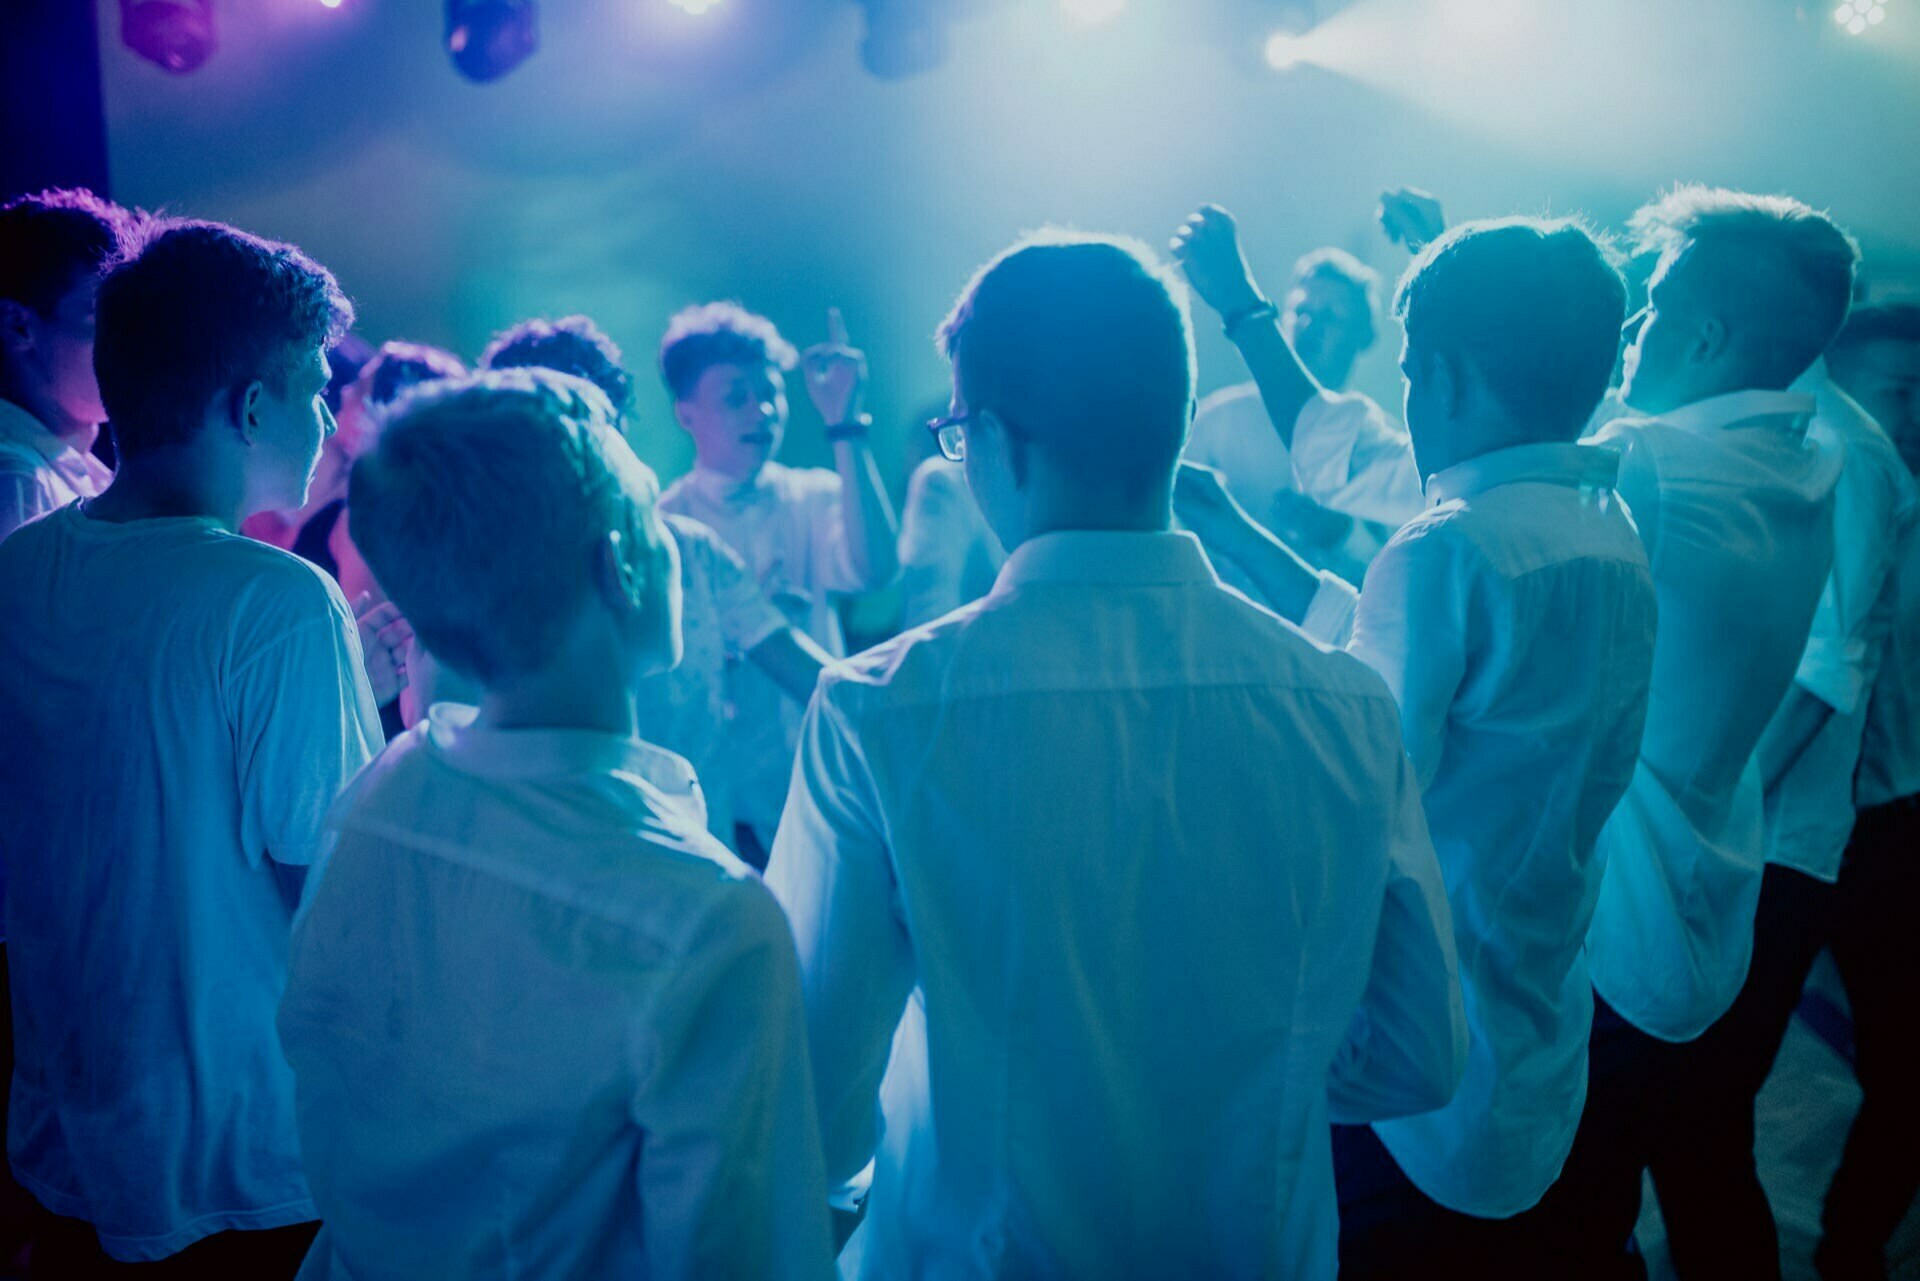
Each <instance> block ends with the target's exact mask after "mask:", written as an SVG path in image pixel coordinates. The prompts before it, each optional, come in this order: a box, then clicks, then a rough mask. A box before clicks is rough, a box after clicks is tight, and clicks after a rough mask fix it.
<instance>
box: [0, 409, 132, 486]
mask: <svg viewBox="0 0 1920 1281" xmlns="http://www.w3.org/2000/svg"><path fill="white" fill-rule="evenodd" d="M0 440H12V441H15V442H17V443H19V444H22V445H25V446H26V447H27V448H29V449H31V450H33V452H34V453H36V454H38V455H40V456H41V457H42V458H44V459H46V460H47V463H48V465H50V466H53V467H57V468H59V469H60V470H61V471H62V472H63V473H66V474H69V475H71V474H74V473H75V472H78V473H79V474H81V475H84V476H86V477H88V478H89V479H93V480H100V479H103V478H106V477H109V476H110V475H111V473H110V472H108V471H107V468H106V465H105V464H104V463H102V462H101V461H100V460H99V459H97V458H94V457H92V456H91V455H88V454H82V453H81V452H80V451H79V450H77V449H75V448H73V446H71V445H69V444H67V442H66V441H64V440H61V439H60V438H59V437H58V436H56V435H54V434H53V433H52V432H50V431H48V430H47V428H46V425H45V424H44V423H42V422H41V421H40V420H39V419H38V418H35V417H34V416H33V415H32V414H30V413H28V412H27V411H26V410H25V409H22V408H21V407H20V406H19V405H16V404H14V403H13V402H12V401H10V400H0Z"/></svg>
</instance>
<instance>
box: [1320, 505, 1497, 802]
mask: <svg viewBox="0 0 1920 1281" xmlns="http://www.w3.org/2000/svg"><path fill="white" fill-rule="evenodd" d="M1415 530H1417V531H1418V534H1417V536H1415V537H1411V538H1410V537H1407V534H1410V533H1414V532H1415ZM1455 542H1456V540H1455V539H1453V538H1449V537H1448V536H1446V535H1445V534H1444V533H1443V532H1441V531H1440V530H1438V529H1435V528H1432V527H1422V526H1415V527H1414V529H1412V530H1408V531H1405V532H1403V533H1402V535H1401V536H1400V537H1399V538H1396V539H1395V540H1394V541H1393V542H1392V543H1389V544H1388V545H1387V548H1386V550H1385V551H1383V552H1381V553H1380V556H1379V558H1378V559H1376V560H1375V561H1374V562H1373V566H1372V568H1371V569H1369V570H1368V571H1367V586H1366V590H1364V591H1362V592H1361V593H1360V601H1359V606H1358V608H1357V609H1356V611H1355V614H1354V622H1353V639H1352V642H1351V643H1350V644H1349V645H1348V646H1347V650H1348V652H1349V653H1351V654H1353V655H1354V656H1355V657H1356V658H1358V659H1360V660H1361V661H1362V662H1364V663H1366V665H1367V666H1369V667H1371V668H1373V670H1374V671H1376V672H1378V673H1379V674H1380V676H1381V679H1383V680H1385V681H1386V683H1387V688H1388V689H1390V690H1392V691H1393V698H1394V701H1395V702H1396V703H1398V704H1399V705H1400V735H1401V739H1402V741H1403V742H1404V743H1405V744H1406V749H1407V756H1408V757H1409V759H1411V760H1412V762H1413V770H1414V776H1415V778H1417V779H1418V780H1419V783H1420V788H1421V790H1422V791H1423V792H1424V791H1425V789H1426V788H1427V786H1428V785H1429V784H1431V783H1432V782H1433V778H1434V775H1435V774H1437V773H1438V772H1439V770H1440V758H1441V753H1442V751H1443V750H1444V748H1445V744H1446V732H1447V719H1448V717H1449V715H1450V714H1451V712H1452V710H1453V703H1454V699H1455V696H1456V695H1457V694H1458V693H1459V690H1460V685H1461V682H1462V681H1463V680H1464V679H1465V678H1466V671H1467V654H1468V644H1469V639H1470V638H1469V636H1468V622H1469V620H1468V618H1467V609H1468V607H1469V603H1470V600H1471V596H1472V584H1471V582H1470V581H1469V575H1470V574H1471V572H1472V561H1471V560H1470V559H1469V558H1468V557H1467V556H1465V555H1463V554H1462V553H1463V550H1464V549H1462V548H1460V547H1458V546H1456V545H1455Z"/></svg>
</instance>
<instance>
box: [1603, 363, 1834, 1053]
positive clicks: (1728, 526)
mask: <svg viewBox="0 0 1920 1281" xmlns="http://www.w3.org/2000/svg"><path fill="white" fill-rule="evenodd" d="M1812 413H1813V397H1811V396H1804V395H1800V394H1798V393H1794V392H1777V391H1743V392H1734V393H1732V394H1729V395H1725V396H1715V397H1712V398H1710V399H1707V400H1703V401H1699V402H1696V403H1694V404H1692V405H1687V406H1685V407H1683V408H1681V409H1677V410H1674V411H1673V412H1671V413H1669V414H1666V415H1664V416H1663V417H1661V418H1658V419H1644V418H1624V419H1618V420H1616V421H1614V422H1611V423H1609V424H1607V425H1606V426H1605V427H1604V428H1602V429H1601V430H1600V432H1599V433H1598V434H1597V435H1596V436H1594V437H1592V440H1593V443H1595V444H1602V445H1607V446H1609V447H1611V448H1614V449H1618V450H1620V451H1621V462H1620V483H1619V492H1620V496H1621V497H1622V498H1624V499H1626V501H1627V506H1628V509H1629V510H1630V511H1631V512H1632V513H1633V517H1634V520H1635V522H1636V523H1637V524H1638V525H1639V527H1640V538H1641V541H1642V542H1643V543H1644V544H1645V545H1646V548H1647V559H1648V560H1649V561H1650V562H1651V563H1652V565H1653V585H1654V589H1655V591H1656V593H1657V594H1658V596H1659V600H1660V629H1659V634H1658V636H1657V637H1656V638H1655V641H1654V647H1653V693H1652V698H1651V700H1650V701H1649V704H1648V708H1647V728H1646V733H1645V735H1644V736H1643V737H1642V738H1641V742H1640V761H1639V765H1638V766H1637V767H1636V769H1635V771H1634V777H1633V782H1632V784H1631V785H1629V786H1628V788H1627V794H1626V796H1625V798H1624V799H1622V801H1621V802H1620V805H1619V807H1618V808H1617V809H1615V810H1614V812H1613V816H1612V817H1611V818H1610V819H1608V821H1607V825H1606V827H1605V828H1603V829H1602V831H1601V834H1600V844H1599V850H1600V857H1601V859H1602V860H1603V862H1604V864H1605V866H1606V873H1605V875H1604V876H1603V877H1602V879H1601V882H1600V901H1599V903H1598V904H1597V905H1596V906H1595V909H1594V917H1593V926H1592V928H1591V929H1590V930H1589V931H1588V933H1587V964H1588V968H1589V969H1590V970H1591V971H1592V974H1593V985H1594V988H1595V990H1597V991H1598V992H1599V993H1600V995H1601V996H1602V997H1604V998H1605V999H1606V1001H1607V1003H1608V1004H1609V1005H1611V1006H1612V1007H1613V1008H1614V1009H1615V1010H1616V1011H1618V1012H1619V1013H1620V1015H1621V1016H1622V1017H1623V1018H1625V1019H1626V1020H1627V1021H1628V1022H1630V1023H1632V1024H1633V1025H1634V1026H1635V1027H1637V1028H1639V1029H1640V1030H1641V1031H1643V1032H1645V1033H1647V1034H1648V1035H1650V1036H1656V1037H1659V1038H1660V1039H1662V1040H1665V1041H1688V1040H1692V1039H1693V1038H1694V1037H1696V1036H1698V1035H1699V1034H1700V1033H1701V1032H1703V1031H1705V1030H1706V1029H1707V1027H1708V1025H1710V1024H1711V1023H1712V1022H1713V1021H1714V1020H1715V1019H1717V1018H1719V1017H1720V1016H1721V1015H1722V1014H1724V1013H1726V1011H1727V1008H1728V1007H1729V1006H1730V1005H1732V1004H1733V998H1734V997H1735V996H1736V995H1738V994H1739V991H1740V985H1741V983H1742V982H1744V981H1745V979H1746V974H1747V963H1748V961H1749V960H1750V959H1751V958H1752V955H1753V913H1754V907H1755V905H1756V904H1757V903H1758V901H1759V896H1760V872H1761V866H1762V849H1763V845H1762V829H1761V800H1760V774H1759V771H1758V769H1757V768H1755V766H1754V764H1753V749H1754V746H1755V745H1756V744H1757V743H1758V742H1759V741H1760V733H1761V731H1762V730H1763V729H1764V728H1765V727H1766V723H1767V720H1768V719H1769V718H1770V717H1771V716H1772V715H1773V710H1774V708H1776V707H1778V706H1779V705H1780V699H1781V698H1782V696H1784V695H1785V693H1786V691H1787V687H1788V686H1789V685H1790V684H1791V683H1792V681H1793V673H1794V669H1795V668H1796V667H1797V666H1799V663H1800V654H1801V651H1802V650H1803V649H1804V648H1805V647H1806V639H1807V631H1808V628H1809V627H1810V625H1811V624H1812V622H1813V612H1814V607H1815V606H1816V605H1817V604H1818V603H1819V600H1820V590H1821V585H1822V584H1823V583H1824V582H1825V581H1826V576H1827V570H1828V569H1829V568H1830V567H1831V566H1832V564H1833V488H1834V483H1835V481H1836V480H1837V479H1838V476H1839V471H1840V460H1839V458H1837V457H1836V456H1835V455H1834V454H1833V453H1832V452H1831V451H1829V450H1825V449H1822V448H1820V447H1819V446H1818V445H1817V444H1815V443H1814V442H1811V441H1809V440H1808V439H1807V438H1806V424H1807V420H1808V418H1809V417H1811V415H1812Z"/></svg>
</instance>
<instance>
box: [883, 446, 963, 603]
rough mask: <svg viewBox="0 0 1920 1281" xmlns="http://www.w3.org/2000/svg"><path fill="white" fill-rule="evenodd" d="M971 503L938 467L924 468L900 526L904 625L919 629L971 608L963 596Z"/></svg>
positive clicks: (912, 488)
mask: <svg viewBox="0 0 1920 1281" xmlns="http://www.w3.org/2000/svg"><path fill="white" fill-rule="evenodd" d="M968 501H970V500H969V499H968V498H967V496H966V495H965V494H961V493H957V492H956V491H955V487H954V484H953V480H952V477H951V476H950V475H949V474H948V473H947V472H946V471H944V470H942V469H941V468H940V467H938V466H937V465H924V466H922V467H920V468H919V469H918V470H917V471H915V472H914V473H913V479H912V480H910V481H909V482H907V504H906V511H905V513H904V514H903V515H902V517H901V521H900V595H901V597H902V605H901V624H902V626H904V627H918V626H919V625H920V624H921V623H926V622H931V621H932V620H934V619H936V618H939V617H941V616H943V615H945V614H949V613H952V612H953V611H954V610H956V609H958V608H960V606H961V605H962V604H964V603H965V602H963V601H962V600H961V599H960V594H961V591H962V586H961V580H962V578H963V577H964V575H965V573H966V560H967V546H968V539H969V531H968V529H967V527H966V522H965V519H964V518H965V515H966V513H965V509H964V508H962V507H961V506H960V504H962V503H965V502H968Z"/></svg>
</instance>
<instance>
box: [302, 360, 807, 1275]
mask: <svg viewBox="0 0 1920 1281" xmlns="http://www.w3.org/2000/svg"><path fill="white" fill-rule="evenodd" d="M656 493H657V490H656V488H655V483H654V480H653V476H652V474H651V473H650V472H648V471H647V469H646V468H645V467H644V466H642V465H641V463H640V462H639V460H638V459H636V458H635V457H634V456H633V454H632V452H631V451H630V450H629V449H628V448H627V447H626V444H625V442H624V441H622V440H621V438H620V435H619V432H618V431H617V430H616V429H615V428H614V425H613V415H612V410H611V407H610V406H609V405H608V404H607V402H606V400H605V398H604V397H602V396H601V395H600V393H599V392H598V391H596V390H595V389H594V388H593V387H591V386H590V385H588V384H587V383H585V382H582V381H580V380H578V379H574V378H571V377H568V376H565V375H561V374H556V373H552V372H549V371H546V370H507V371H497V372H491V373H486V374H481V375H479V376H477V377H475V378H474V379H472V380H470V381H459V382H452V383H442V384H437V385H435V386H432V387H428V388H424V389H422V390H421V391H420V392H417V393H415V394H414V395H413V396H412V397H411V398H410V399H408V400H406V401H405V402H403V405H402V407H401V409H400V411H399V413H398V416H397V417H396V418H395V419H393V420H392V421H390V422H388V423H387V424H386V425H385V426H384V428H383V429H382V431H381V432H380V435H379V439H378V442H377V443H376V444H375V445H374V447H373V449H372V451H371V452H370V453H368V454H366V455H365V456H363V457H362V458H361V459H360V461H359V462H357V463H356V464H355V465H354V469H353V480H352V486H351V502H352V505H353V512H354V522H355V530H356V537H357V539H358V541H359V545H360V547H361V548H362V549H363V550H364V552H365V554H366V557H367V562H368V564H370V565H371V566H372V567H373V569H374V572H375V573H376V574H378V575H379V577H380V581H381V582H383V583H385V584H386V585H387V587H388V589H389V591H390V592H391V593H392V596H393V599H394V600H395V601H396V602H397V603H398V604H399V605H400V606H401V607H402V608H403V609H404V610H405V611H406V613H407V615H408V616H409V617H410V618H411V619H412V620H413V622H414V624H415V626H416V627H417V628H418V629H419V634H420V637H421V638H422V640H424V642H425V643H426V645H427V647H428V648H429V649H430V650H431V651H432V652H433V653H434V654H435V655H436V656H437V657H438V658H439V660H440V661H441V662H443V663H445V664H446V665H447V666H448V667H449V668H451V669H452V670H453V671H454V672H456V673H458V674H460V675H461V676H463V677H464V678H465V679H466V680H468V681H469V682H471V683H472V684H473V685H474V686H475V687H476V688H477V689H478V690H479V691H480V697H479V707H478V709H477V710H476V709H475V708H471V707H458V706H454V705H452V704H445V703H443V704H440V705H438V706H436V707H435V708H434V709H433V711H432V713H431V715H430V717H429V719H428V721H427V722H426V723H425V724H422V725H419V726H416V727H415V728H414V729H413V730H412V731H410V732H409V733H408V734H407V735H406V736H404V737H402V738H401V739H399V740H397V741H396V742H395V743H394V745H393V746H392V747H391V748H390V749H389V750H388V751H387V753H386V754H385V755H384V756H383V757H382V758H381V759H380V761H379V763H378V764H376V765H375V766H374V767H373V768H372V769H370V770H368V771H367V772H366V773H364V774H363V775H361V777H360V778H359V780H357V781H356V782H355V784H354V786H353V787H352V789H351V790H350V791H349V793H348V795H347V797H346V798H345V799H344V800H343V801H342V803H341V806H340V808H339V810H338V812H337V818H336V826H337V828H338V836H337V840H336V842H335V844H334V847H333V849H332V850H331V852H330V853H329V855H328V859H327V864H326V874H325V875H324V877H322V878H321V880H320V882H319V884H318V886H317V887H316V889H315V891H314V892H313V894H312V895H311V899H310V902H309V903H308V905H307V909H306V911H305V913H304V915H303V917H302V919H301V922H300V926H299V928H298V930H297V931H296V932H295V936H294V946H293V958H292V967H291V974H290V976H289V979H288V982H287V994H286V1000H285V1002H284V1003H283V1004H282V1006H281V1009H280V1033H281V1040H282V1042H283V1044H284V1045H285V1046H286V1052H287V1057H288V1060H289V1061H290V1062H291V1063H292V1065H293V1071H294V1075H295V1078H296V1080H297V1085H298V1095H297V1097H298V1103H299V1119H300V1140H301V1149H302V1152H303V1153H304V1156H305V1160H306V1165H307V1170H308V1173H309V1177H310V1178H311V1179H312V1181H313V1188H314V1197H315V1200H316V1201H317V1202H318V1203H319V1205H320V1209H321V1213H322V1216H323V1217H324V1219H325V1220H326V1227H325V1228H324V1229H323V1230H322V1232H321V1235H320V1238H319V1240H318V1241H317V1242H316V1243H315V1245H314V1249H313V1252H312V1254H311V1255H310V1256H309V1258H308V1261H307V1266H306V1268H305V1269H304V1270H303V1271H302V1273H301V1276H302V1277H303V1278H307V1279H309V1281H313V1279H321V1278H333V1277H341V1278H345V1277H354V1278H357V1279H359V1281H375V1279H377V1278H393V1279H395V1281H400V1279H402V1278H414V1277H427V1276H432V1277H445V1278H464V1277H496V1276H500V1275H502V1273H503V1272H508V1273H515V1274H525V1275H532V1276H542V1277H614V1276H647V1277H684V1278H695V1277H709V1276H711V1277H721V1276H726V1277H736V1276H737V1277H811V1278H824V1277H827V1276H829V1275H831V1271H832V1264H831V1255H830V1250H829V1244H828V1225H827V1215H826V1210H825V1205H824V1200H825V1186H824V1182H823V1178H822V1174H821V1166H820V1146H819V1135H818V1130H817V1128H816V1126H815V1122H814V1118H813V1116H812V1113H811V1111H810V1100H811V1094H812V1081H811V1078H810V1077H809V1075H808V1072H807V1058H806V1043H805V1029H804V1025H803V1022H802V1016H801V1010H800V995H799V984H798V978H797V975H796V972H795V965H794V953H793V942H792V936H791V935H790V934H789V933H788V930H787V925H786V921H785V919H784V918H783V917H782V916H781V914H780V908H779V906H778V905H777V904H776V903H775V902H774V901H773V898H772V896H771V895H770V894H768V893H767V891H766V889H765V888H764V887H763V886H762V885H761V884H760V883H759V881H758V880H757V879H756V878H755V877H754V876H753V875H752V874H751V873H750V872H749V871H748V870H747V869H746V867H745V866H743V865H742V864H741V863H740V862H739V861H738V860H737V859H735V858H734V857H733V856H732V855H730V854H729V853H727V851H726V850H725V849H723V848H722V847H721V846H720V845H719V843H718V842H716V841H715V840H713V839H712V837H710V836H709V835H707V833H706V831H705V830H704V816H703V815H702V814H701V812H700V792H699V785H698V782H697V781H696V780H695V778H694V775H693V772H692V771H691V770H690V769H689V768H688V766H687V763H686V762H685V761H684V760H682V759H681V758H679V757H677V756H674V755H672V754H670V753H668V752H665V751H662V750H660V749H658V748H655V747H651V746H649V745H648V744H646V743H645V742H643V741H641V739H640V738H639V737H638V732H639V731H640V730H641V729H643V728H644V727H643V726H640V725H639V724H637V722H636V719H635V711H634V702H633V697H632V692H631V691H632V690H633V688H634V685H635V684H636V682H637V681H638V680H639V679H640V678H641V677H642V676H644V675H646V674H648V673H650V672H658V671H661V670H663V669H665V668H667V667H669V666H671V665H672V664H673V662H674V661H675V659H676V658H678V656H679V570H678V567H677V566H676V565H675V563H674V562H675V554H674V550H673V542H672V540H671V539H670V538H669V537H668V535H667V533H666V531H665V530H664V529H663V528H662V526H661V524H660V522H659V520H658V519H657V518H656V516H655V514H654V501H655V496H656ZM509 525H511V527H512V531H513V537H511V538H502V537H501V531H502V530H503V529H504V528H506V527H508V526H509ZM483 545H484V546H487V547H489V548H490V549H491V550H490V552H489V554H488V555H486V556H484V557H479V556H475V555H474V554H473V549H474V548H475V547H477V546H483Z"/></svg>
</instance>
